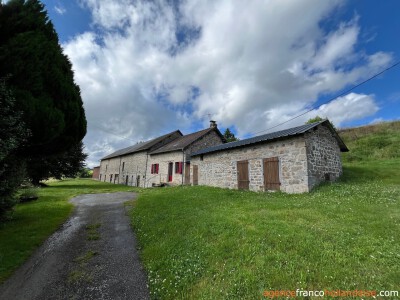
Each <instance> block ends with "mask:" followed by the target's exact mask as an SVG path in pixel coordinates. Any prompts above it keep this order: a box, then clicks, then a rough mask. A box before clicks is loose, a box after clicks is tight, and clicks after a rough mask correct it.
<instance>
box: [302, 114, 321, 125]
mask: <svg viewBox="0 0 400 300" xmlns="http://www.w3.org/2000/svg"><path fill="white" fill-rule="evenodd" d="M322 120H324V119H322V118H321V117H320V116H315V117H314V118H311V119H309V120H308V121H307V122H306V124H312V123H316V122H320V121H322Z"/></svg>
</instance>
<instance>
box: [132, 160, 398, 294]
mask: <svg viewBox="0 0 400 300" xmlns="http://www.w3.org/2000/svg"><path fill="white" fill-rule="evenodd" d="M344 172H345V176H344V177H343V180H342V181H341V182H338V183H335V184H327V185H324V186H321V187H319V188H317V189H316V190H315V191H313V192H312V193H309V194H300V195H288V194H283V193H253V192H246V191H237V190H226V189H218V188H211V187H177V188H165V189H157V190H152V191H149V192H147V191H146V192H144V193H142V194H141V195H140V197H139V199H138V200H137V202H136V205H135V209H134V210H132V211H131V215H132V224H133V227H134V228H135V231H136V234H137V238H138V241H139V245H140V247H141V250H140V252H141V258H142V261H143V263H144V265H145V268H146V270H147V273H148V277H149V284H150V290H151V296H152V298H153V299H265V298H263V296H262V295H263V292H264V291H266V290H281V289H282V290H295V289H297V288H299V289H304V290H321V289H331V290H337V289H343V290H354V289H363V290H378V291H379V290H398V289H399V285H398V284H399V278H400V241H399V237H400V205H399V200H400V179H399V178H400V160H398V159H397V160H391V161H370V162H365V163H363V164H358V165H355V164H347V165H346V166H345V169H344Z"/></svg>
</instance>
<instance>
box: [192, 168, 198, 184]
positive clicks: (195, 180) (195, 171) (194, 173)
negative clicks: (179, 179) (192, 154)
mask: <svg viewBox="0 0 400 300" xmlns="http://www.w3.org/2000/svg"><path fill="white" fill-rule="evenodd" d="M198 184H199V166H197V165H194V166H193V185H198Z"/></svg>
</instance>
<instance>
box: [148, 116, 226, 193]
mask: <svg viewBox="0 0 400 300" xmlns="http://www.w3.org/2000/svg"><path fill="white" fill-rule="evenodd" d="M224 141H225V139H224V137H223V135H222V134H221V132H220V131H219V130H218V128H217V124H216V122H215V121H210V127H209V128H207V129H204V130H200V131H197V132H194V133H191V134H187V135H184V136H181V137H179V138H177V139H175V140H173V141H171V142H169V143H168V144H166V145H164V146H162V147H160V148H158V149H156V150H154V151H152V152H150V156H149V161H148V170H147V174H150V175H149V176H148V180H147V181H148V183H149V184H148V186H154V185H160V184H168V185H183V184H185V185H188V184H191V182H190V165H191V164H190V157H191V154H192V153H193V152H196V151H199V150H201V149H204V148H209V147H211V146H216V145H221V144H223V142H224Z"/></svg>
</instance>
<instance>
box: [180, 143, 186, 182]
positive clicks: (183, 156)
mask: <svg viewBox="0 0 400 300" xmlns="http://www.w3.org/2000/svg"><path fill="white" fill-rule="evenodd" d="M184 165H185V150H183V149H182V174H181V175H182V185H183V173H184V171H183V167H184Z"/></svg>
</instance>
